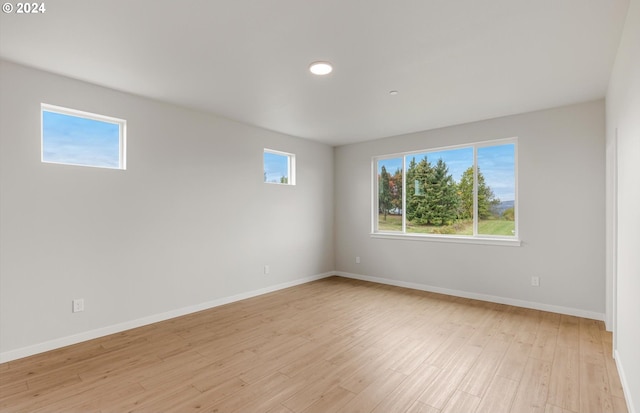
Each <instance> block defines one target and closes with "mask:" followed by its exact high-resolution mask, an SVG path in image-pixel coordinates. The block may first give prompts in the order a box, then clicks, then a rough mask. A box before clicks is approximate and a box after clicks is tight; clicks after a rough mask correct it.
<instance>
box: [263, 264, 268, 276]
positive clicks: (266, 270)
mask: <svg viewBox="0 0 640 413" xmlns="http://www.w3.org/2000/svg"><path fill="white" fill-rule="evenodd" d="M264 273H265V274H269V266H268V265H265V266H264Z"/></svg>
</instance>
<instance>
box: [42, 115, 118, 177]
mask: <svg viewBox="0 0 640 413" xmlns="http://www.w3.org/2000/svg"><path fill="white" fill-rule="evenodd" d="M120 141H121V140H120V125H119V124H117V123H111V122H104V121H99V120H95V119H88V118H83V117H79V116H72V115H67V114H63V113H57V112H51V111H48V110H44V109H43V111H42V161H43V162H53V163H63V164H71V165H83V166H98V167H103V168H120V167H121V159H120V153H121V151H120Z"/></svg>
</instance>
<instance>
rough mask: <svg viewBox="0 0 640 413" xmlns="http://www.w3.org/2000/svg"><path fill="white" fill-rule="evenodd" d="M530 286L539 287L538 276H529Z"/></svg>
mask: <svg viewBox="0 0 640 413" xmlns="http://www.w3.org/2000/svg"><path fill="white" fill-rule="evenodd" d="M531 286H532V287H540V277H538V276H535V275H534V276H533V277H531Z"/></svg>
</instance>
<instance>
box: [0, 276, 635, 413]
mask: <svg viewBox="0 0 640 413" xmlns="http://www.w3.org/2000/svg"><path fill="white" fill-rule="evenodd" d="M332 275H338V276H341V277H345V278H352V279H356V280H362V281H369V282H374V283H379V284H387V285H393V286H396V287H405V288H412V289H414V290H421V291H429V292H434V293H440V294H446V295H452V296H455V297H463V298H470V299H474V300H482V301H489V302H493V303H498V304H507V305H513V306H516V307H524V308H531V309H534V310H542V311H550V312H554V313H560V314H567V315H573V316H577V317H584V318H590V319H594V320H600V321H604V319H605V315H604V313H596V312H592V311H586V310H580V309H576V308H570V307H562V306H555V305H550V304H543V303H536V302H530V301H524V300H517V299H513V298H505V297H497V296H493V295H487V294H479V293H471V292H467V291H461V290H452V289H448V288H441V287H434V286H430V285H426V284H418V283H411V282H406V281H398V280H391V279H388V278H380V277H371V276H367V275H360V274H353V273H348V272H343V271H330V272H326V273H323V274H317V275H312V276H308V277H304V278H299V279H297V280H293V281H288V282H285V283H281V284H277V285H273V286H270V287H266V288H261V289H258V290H253V291H248V292H245V293H240V294H236V295H233V296H229V297H223V298H218V299H216V300H213V301H208V302H205V303H201V304H196V305H193V306H189V307H184V308H179V309H176V310H172V311H168V312H165V313H161V314H155V315H151V316H148V317H143V318H139V319H136V320H131V321H126V322H124V323H120V324H115V325H111V326H107V327H102V328H98V329H95V330H90V331H85V332H82V333H79V334H74V335H72V336H67V337H61V338H58V339H55V340H50V341H46V342H43V343H39V344H34V345H32V346H27V347H23V348H19V349H16V350H11V351H6V352H2V353H0V363H6V362H9V361H12V360H17V359H20V358H23V357H28V356H32V355H34V354H39V353H44V352H46V351H50V350H55V349H58V348H61V347H65V346H69V345H72V344H77V343H81V342H83V341H88V340H93V339H95V338H99V337H104V336H107V335H109V334H115V333H120V332H122V331H126V330H130V329H132V328H137V327H142V326H145V325H149V324H153V323H157V322H160V321H165V320H169V319H172V318H176V317H180V316H183V315H187V314H191V313H195V312H198V311H202V310H208V309H210V308H214V307H218V306H221V305H224V304H229V303H232V302H235V301H240V300H245V299H247V298H251V297H256V296H259V295H263V294H267V293H270V292H273V291H278V290H282V289H285V288H289V287H293V286H296V285H300V284H305V283H308V282H311V281H315V280H320V279H322V278H327V277H330V276H332ZM625 394H626V393H625ZM627 404H629V403H628V402H627ZM630 413H631V412H630ZM633 413H636V412H633Z"/></svg>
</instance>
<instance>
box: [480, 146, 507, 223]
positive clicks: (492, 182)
mask: <svg viewBox="0 0 640 413" xmlns="http://www.w3.org/2000/svg"><path fill="white" fill-rule="evenodd" d="M515 185H516V176H515V145H514V144H506V145H497V146H486V147H479V148H478V234H480V235H502V236H515V235H516V225H515V206H516V205H515V199H516V193H515V192H516V191H515V187H516V186H515Z"/></svg>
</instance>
